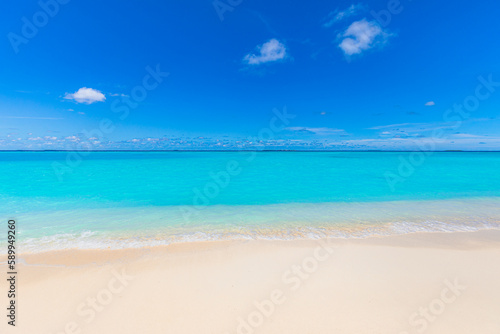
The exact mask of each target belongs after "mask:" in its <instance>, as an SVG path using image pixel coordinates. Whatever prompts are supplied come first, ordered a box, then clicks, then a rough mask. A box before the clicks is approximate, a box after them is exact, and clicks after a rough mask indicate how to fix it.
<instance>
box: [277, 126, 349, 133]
mask: <svg viewBox="0 0 500 334" xmlns="http://www.w3.org/2000/svg"><path fill="white" fill-rule="evenodd" d="M285 130H288V131H294V132H299V133H309V134H318V135H329V134H336V133H344V132H345V131H344V130H343V129H333V128H310V127H304V126H302V127H301V126H291V127H287V128H285Z"/></svg>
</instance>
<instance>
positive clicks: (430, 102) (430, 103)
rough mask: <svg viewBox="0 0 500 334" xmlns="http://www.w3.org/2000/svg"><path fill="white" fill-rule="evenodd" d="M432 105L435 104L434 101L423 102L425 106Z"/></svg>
mask: <svg viewBox="0 0 500 334" xmlns="http://www.w3.org/2000/svg"><path fill="white" fill-rule="evenodd" d="M433 105H436V103H434V101H429V102H427V103H426V104H425V106H427V107H430V106H433Z"/></svg>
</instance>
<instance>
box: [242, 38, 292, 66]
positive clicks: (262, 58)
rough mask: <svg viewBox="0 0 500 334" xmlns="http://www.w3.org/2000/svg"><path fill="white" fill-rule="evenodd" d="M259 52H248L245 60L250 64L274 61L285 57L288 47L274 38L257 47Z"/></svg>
mask: <svg viewBox="0 0 500 334" xmlns="http://www.w3.org/2000/svg"><path fill="white" fill-rule="evenodd" d="M257 50H258V53H257V54H250V53H249V54H247V55H246V56H245V57H244V58H243V61H244V62H245V63H247V64H249V65H259V64H263V63H268V62H272V61H277V60H282V59H285V57H286V56H287V53H286V47H285V45H284V44H283V43H281V42H280V41H278V40H277V39H275V38H273V39H271V40H269V41H268V42H266V43H264V44H262V45H260V46H258V47H257Z"/></svg>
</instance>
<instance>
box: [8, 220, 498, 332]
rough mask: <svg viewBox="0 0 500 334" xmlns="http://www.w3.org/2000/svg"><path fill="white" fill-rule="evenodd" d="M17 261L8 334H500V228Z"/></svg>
mask: <svg viewBox="0 0 500 334" xmlns="http://www.w3.org/2000/svg"><path fill="white" fill-rule="evenodd" d="M19 258H20V259H22V261H21V263H20V264H19V265H18V267H19V268H18V270H19V273H20V275H19V282H18V283H19V287H18V289H19V291H20V292H19V317H18V326H16V328H12V329H11V328H6V331H5V332H6V333H35V332H36V333H41V334H55V333H57V334H60V333H64V334H66V333H83V334H84V333H93V334H94V333H95V334H100V333H109V332H110V331H111V332H113V333H121V334H128V333H131V334H132V333H138V332H141V333H160V332H162V333H163V332H169V333H188V334H189V333H201V332H203V333H214V334H215V333H220V334H226V333H229V334H235V333H236V334H240V333H241V334H247V333H269V334H271V333H291V334H303V333H308V332H311V333H315V334H316V333H317V334H322V333H325V334H326V333H332V332H335V333H360V334H365V333H366V334H368V333H370V334H373V333H374V332H383V333H389V334H391V333H394V334H401V333H405V332H406V333H418V332H419V331H418V330H424V327H425V332H426V333H429V334H432V333H436V334H437V333H440V334H448V333H450V334H451V333H453V334H461V333H463V334H466V333H467V334H468V333H471V332H481V333H484V334H489V333H491V334H494V333H495V334H496V333H498V332H499V330H500V320H498V314H499V312H500V303H499V302H498V300H500V290H499V289H498V282H499V281H500V269H499V268H498V266H496V265H495V264H496V263H497V262H498V259H499V258H500V231H498V230H483V231H477V232H454V233H450V232H446V233H439V232H435V233H412V234H406V235H399V236H386V237H373V238H365V239H327V240H294V241H264V240H263V241H252V240H250V241H214V242H193V243H182V244H174V245H168V246H159V247H149V248H143V249H123V250H63V251H52V252H45V253H37V254H21V255H20V256H19ZM495 261H496V262H495ZM0 268H1V269H0V270H4V269H5V264H0ZM4 284H5V283H3V282H2V285H1V287H0V288H1V289H2V290H3V289H4ZM450 287H451V288H450ZM453 287H455V290H456V291H455V292H456V294H453V293H452V292H450V291H452V290H450V289H452V288H453ZM462 287H466V288H463V289H462ZM443 296H444V297H443ZM443 298H444V299H443ZM4 299H5V297H4V296H2V297H1V298H0V301H1V302H2V303H3V302H4ZM451 300H453V301H451ZM423 309H425V310H427V312H428V315H429V318H428V319H433V320H432V321H431V320H428V319H427V318H426V316H425V315H422V314H421V310H423ZM429 310H430V311H429ZM429 312H430V313H429ZM381 319H383V320H381ZM2 326H5V324H3V323H2V324H0V327H2ZM5 327H7V326H5ZM8 327H10V326H8ZM111 329H112V330H111ZM78 330H80V332H79V331H78ZM2 332H3V331H2Z"/></svg>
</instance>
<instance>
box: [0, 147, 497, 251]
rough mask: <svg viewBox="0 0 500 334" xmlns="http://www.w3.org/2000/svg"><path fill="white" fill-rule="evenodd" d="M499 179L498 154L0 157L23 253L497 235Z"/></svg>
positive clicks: (6, 202) (0, 201) (3, 209)
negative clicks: (491, 231)
mask: <svg viewBox="0 0 500 334" xmlns="http://www.w3.org/2000/svg"><path fill="white" fill-rule="evenodd" d="M499 170H500V153H496V152H488V153H486V152H435V153H429V152H427V153H424V152H417V153H409V152H88V153H85V154H84V153H82V152H0V216H1V217H3V220H5V221H6V220H7V219H9V218H15V219H16V220H17V221H18V224H19V229H20V241H21V243H22V244H21V246H22V247H24V249H25V251H39V250H45V249H58V248H67V247H82V248H101V247H128V246H144V245H156V244H168V243H171V242H178V241H189V240H213V239H221V238H297V237H312V238H314V237H323V236H343V237H349V236H366V235H373V234H388V233H407V232H412V231H420V230H429V231H434V230H450V231H452V230H472V229H479V228H497V227H498V226H500V212H499V209H498V208H499V207H500V205H499V204H500V173H499V172H498V171H499ZM4 234H5V233H4ZM2 238H3V239H2ZM4 238H5V236H4V235H2V234H0V242H4V241H5V240H4Z"/></svg>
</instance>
